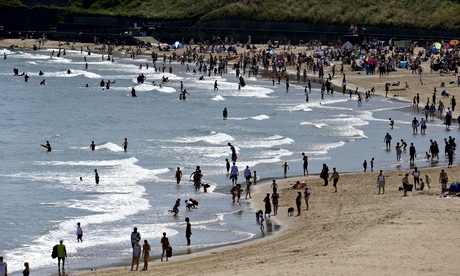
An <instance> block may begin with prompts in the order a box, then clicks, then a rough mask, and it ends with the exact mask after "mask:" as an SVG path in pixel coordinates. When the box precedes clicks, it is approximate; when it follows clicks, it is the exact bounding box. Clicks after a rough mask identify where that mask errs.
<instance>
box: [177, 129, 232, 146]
mask: <svg viewBox="0 0 460 276" xmlns="http://www.w3.org/2000/svg"><path fill="white" fill-rule="evenodd" d="M233 140H234V139H233V137H232V136H230V135H228V134H225V133H220V132H215V131H211V133H209V135H204V136H195V137H182V138H176V139H174V140H172V142H175V143H198V142H205V143H209V144H213V145H219V144H227V143H228V142H230V141H233Z"/></svg>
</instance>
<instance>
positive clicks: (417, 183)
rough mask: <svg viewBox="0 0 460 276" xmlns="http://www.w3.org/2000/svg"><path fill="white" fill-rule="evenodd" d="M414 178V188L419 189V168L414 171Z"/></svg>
mask: <svg viewBox="0 0 460 276" xmlns="http://www.w3.org/2000/svg"><path fill="white" fill-rule="evenodd" d="M412 176H413V177H414V186H415V187H418V185H420V171H419V170H418V168H417V167H415V168H414V170H413V171H412Z"/></svg>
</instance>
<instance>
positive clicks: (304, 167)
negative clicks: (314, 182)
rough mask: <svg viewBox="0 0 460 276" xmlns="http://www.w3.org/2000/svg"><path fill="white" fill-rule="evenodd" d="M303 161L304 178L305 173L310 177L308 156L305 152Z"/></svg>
mask: <svg viewBox="0 0 460 276" xmlns="http://www.w3.org/2000/svg"><path fill="white" fill-rule="evenodd" d="M302 156H303V157H302V160H303V176H305V172H307V176H308V156H307V155H306V154H305V152H302Z"/></svg>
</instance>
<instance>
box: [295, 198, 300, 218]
mask: <svg viewBox="0 0 460 276" xmlns="http://www.w3.org/2000/svg"><path fill="white" fill-rule="evenodd" d="M295 205H296V206H297V216H298V217H299V216H300V207H301V206H302V192H297V196H296V198H295Z"/></svg>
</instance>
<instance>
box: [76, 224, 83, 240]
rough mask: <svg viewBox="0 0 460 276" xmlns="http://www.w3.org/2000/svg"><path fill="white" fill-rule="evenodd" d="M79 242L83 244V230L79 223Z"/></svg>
mask: <svg viewBox="0 0 460 276" xmlns="http://www.w3.org/2000/svg"><path fill="white" fill-rule="evenodd" d="M77 242H83V229H81V226H80V223H79V222H77Z"/></svg>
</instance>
